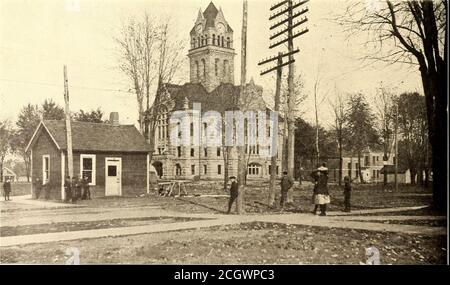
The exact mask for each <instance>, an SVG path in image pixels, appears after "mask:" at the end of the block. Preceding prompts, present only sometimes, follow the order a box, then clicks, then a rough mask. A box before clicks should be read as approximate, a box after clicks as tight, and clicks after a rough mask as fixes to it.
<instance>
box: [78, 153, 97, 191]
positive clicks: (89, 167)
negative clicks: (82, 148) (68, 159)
mask: <svg viewBox="0 0 450 285" xmlns="http://www.w3.org/2000/svg"><path fill="white" fill-rule="evenodd" d="M95 162H96V161H95V155H93V154H81V155H80V166H81V167H80V177H81V178H84V177H87V178H88V181H89V185H95V177H96V171H95Z"/></svg>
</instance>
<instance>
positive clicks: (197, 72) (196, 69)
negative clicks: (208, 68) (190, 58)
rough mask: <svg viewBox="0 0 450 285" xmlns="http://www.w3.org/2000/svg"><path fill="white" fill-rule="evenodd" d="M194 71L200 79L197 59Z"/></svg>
mask: <svg viewBox="0 0 450 285" xmlns="http://www.w3.org/2000/svg"><path fill="white" fill-rule="evenodd" d="M195 73H196V75H197V80H200V68H199V66H198V61H195Z"/></svg>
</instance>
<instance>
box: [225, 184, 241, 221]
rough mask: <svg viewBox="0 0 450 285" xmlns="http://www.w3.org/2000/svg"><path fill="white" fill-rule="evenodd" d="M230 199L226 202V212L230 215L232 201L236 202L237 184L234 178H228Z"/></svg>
mask: <svg viewBox="0 0 450 285" xmlns="http://www.w3.org/2000/svg"><path fill="white" fill-rule="evenodd" d="M230 182H231V185H230V199H229V200H228V211H227V214H230V212H231V206H233V203H234V201H236V199H237V197H238V195H239V191H238V183H237V181H236V177H235V176H231V177H230Z"/></svg>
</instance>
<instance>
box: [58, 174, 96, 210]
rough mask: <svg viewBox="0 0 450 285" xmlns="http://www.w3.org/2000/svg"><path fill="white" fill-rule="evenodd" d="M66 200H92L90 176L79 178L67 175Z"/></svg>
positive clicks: (65, 184) (65, 181)
mask: <svg viewBox="0 0 450 285" xmlns="http://www.w3.org/2000/svg"><path fill="white" fill-rule="evenodd" d="M64 193H65V201H66V202H68V203H76V202H77V200H91V190H90V188H89V178H88V177H87V176H85V177H84V178H83V179H79V178H78V176H75V177H74V179H71V178H70V176H67V177H66V179H65V180H64Z"/></svg>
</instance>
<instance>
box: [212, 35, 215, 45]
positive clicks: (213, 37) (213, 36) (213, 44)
mask: <svg viewBox="0 0 450 285" xmlns="http://www.w3.org/2000/svg"><path fill="white" fill-rule="evenodd" d="M212 44H213V45H216V34H213V42H212Z"/></svg>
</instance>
